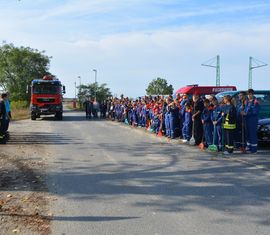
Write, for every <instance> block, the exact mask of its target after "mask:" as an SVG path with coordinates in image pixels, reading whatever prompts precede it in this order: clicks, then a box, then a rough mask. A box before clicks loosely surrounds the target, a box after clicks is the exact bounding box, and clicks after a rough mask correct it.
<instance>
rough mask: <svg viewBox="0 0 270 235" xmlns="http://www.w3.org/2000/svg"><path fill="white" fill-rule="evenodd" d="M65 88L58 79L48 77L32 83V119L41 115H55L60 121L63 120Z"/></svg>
mask: <svg viewBox="0 0 270 235" xmlns="http://www.w3.org/2000/svg"><path fill="white" fill-rule="evenodd" d="M64 93H65V86H62V84H61V82H60V81H59V80H58V79H55V78H54V77H53V76H49V75H46V76H44V77H43V79H35V80H33V81H32V83H31V106H30V107H31V119H32V120H36V118H39V117H40V116H41V115H51V114H54V115H55V117H56V118H57V119H58V120H62V119H63V104H62V99H63V94H64Z"/></svg>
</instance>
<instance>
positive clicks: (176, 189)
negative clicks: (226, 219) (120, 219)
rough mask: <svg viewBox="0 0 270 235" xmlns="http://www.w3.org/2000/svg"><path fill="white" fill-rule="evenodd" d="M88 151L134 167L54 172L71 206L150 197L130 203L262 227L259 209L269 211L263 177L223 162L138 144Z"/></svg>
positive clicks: (104, 145) (266, 179)
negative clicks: (246, 220) (197, 210)
mask: <svg viewBox="0 0 270 235" xmlns="http://www.w3.org/2000/svg"><path fill="white" fill-rule="evenodd" d="M157 145H159V143H157ZM89 148H90V149H91V148H96V150H97V149H100V151H102V150H105V151H106V152H114V153H117V154H123V155H127V156H130V157H134V158H135V159H136V160H138V161H136V160H134V159H132V158H131V160H130V162H128V161H124V162H119V163H117V166H115V165H114V167H116V168H115V171H113V172H112V170H108V171H106V169H110V167H111V165H110V164H109V165H108V163H105V164H104V165H99V166H96V165H95V166H91V164H87V166H88V167H87V166H86V165H84V167H83V168H82V169H78V168H76V169H74V168H68V169H65V171H62V172H55V175H52V176H51V177H53V178H57V179H59V180H60V181H63V182H66V185H65V187H63V188H61V190H60V192H59V195H60V196H64V197H67V198H69V197H71V198H73V199H77V200H90V199H99V200H101V199H104V200H111V199H112V200H113V199H114V198H116V199H117V198H119V196H121V195H146V196H149V195H152V196H156V197H155V199H153V200H151V199H149V200H147V201H141V200H138V201H136V200H134V202H133V206H134V207H151V208H154V210H155V211H165V212H183V211H186V212H188V211H193V210H194V206H199V207H205V208H208V209H212V210H217V211H222V212H224V211H228V213H231V214H235V215H238V214H245V216H249V217H252V220H253V221H254V223H258V224H260V225H265V226H267V225H268V218H266V217H265V215H264V214H265V213H264V212H262V210H263V209H264V207H265V206H266V210H267V209H269V207H268V208H267V206H269V203H270V188H269V177H267V176H266V175H263V174H260V171H259V170H258V169H254V168H251V167H250V166H248V165H245V164H239V163H235V162H231V161H228V160H226V159H218V158H215V159H213V157H211V156H209V155H208V156H207V155H206V154H202V155H201V156H198V155H196V154H195V155H194V156H193V157H190V155H189V156H188V157H187V156H185V155H186V153H187V152H186V151H188V150H186V149H180V148H181V147H179V146H178V147H177V148H176V147H174V146H172V145H170V144H168V145H165V146H164V145H163V146H162V147H160V146H159V147H157V146H155V145H152V143H151V144H149V143H145V142H143V141H142V142H138V143H137V144H136V145H135V146H125V145H122V143H114V144H112V143H102V144H98V145H92V146H91V145H90V146H89ZM146 156H147V157H146ZM160 156H166V157H167V161H166V162H164V161H163V162H161V161H160V160H161V158H160ZM139 158H141V159H140V160H139ZM147 158H150V159H151V160H147ZM155 159H156V160H155ZM182 159H185V160H187V162H185V161H182ZM211 159H212V160H211ZM133 160H134V161H133ZM191 161H192V163H191ZM138 162H139V163H140V164H138ZM194 162H196V163H195V164H194ZM188 163H190V164H188ZM182 164H184V165H182ZM79 170H80V171H79ZM74 182H77V183H76V184H74ZM78 182H81V183H78ZM82 185H83V186H82ZM252 207H257V208H258V207H259V208H260V209H261V211H258V210H254V211H252V212H250V211H249V210H250V208H252ZM247 208H249V209H247Z"/></svg>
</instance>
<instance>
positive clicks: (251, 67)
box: [248, 56, 267, 89]
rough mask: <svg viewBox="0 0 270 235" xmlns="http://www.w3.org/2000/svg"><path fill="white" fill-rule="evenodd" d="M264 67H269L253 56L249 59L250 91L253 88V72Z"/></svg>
mask: <svg viewBox="0 0 270 235" xmlns="http://www.w3.org/2000/svg"><path fill="white" fill-rule="evenodd" d="M253 64H254V65H253ZM263 66H267V64H266V63H264V62H262V61H259V60H257V59H255V58H253V57H251V56H250V57H249V69H248V88H249V89H251V88H252V70H253V69H256V68H260V67H263Z"/></svg>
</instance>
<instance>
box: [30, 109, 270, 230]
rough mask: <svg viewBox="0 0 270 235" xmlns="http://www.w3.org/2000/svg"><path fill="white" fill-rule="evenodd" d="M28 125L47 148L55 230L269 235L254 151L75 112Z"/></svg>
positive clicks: (269, 204) (263, 183)
mask: <svg viewBox="0 0 270 235" xmlns="http://www.w3.org/2000/svg"><path fill="white" fill-rule="evenodd" d="M25 123H28V128H30V127H29V126H31V128H30V129H28V130H27V131H29V133H30V132H31V141H32V142H33V143H35V144H42V146H45V147H46V148H47V151H48V179H47V180H48V185H49V189H50V191H51V193H52V194H53V195H54V196H55V197H56V199H57V200H54V201H52V202H51V205H50V207H51V211H52V213H53V215H54V216H53V221H52V234H55V235H59V234H62V235H63V234H65V235H85V234H97V235H103V234H108V235H114V234H115V235H129V234H130V235H133V234H138V235H144V234H145V235H151V234H153V235H161V234H162V235H174V234H177V235H178V234H185V235H186V234H207V235H208V234H209V235H210V234H213V235H218V234H230V235H232V234H243V235H248V234H260V235H262V234H265V235H269V234H270V187H269V182H270V172H269V171H268V170H267V169H259V168H258V167H256V164H254V165H253V164H246V161H248V158H253V156H247V157H245V158H242V159H241V156H240V155H237V154H236V155H235V156H234V157H233V158H232V159H227V158H222V157H220V156H215V155H212V154H209V153H207V152H202V151H200V150H198V149H197V148H195V147H190V146H185V145H180V144H177V143H175V142H168V141H167V140H166V139H165V138H157V137H155V136H153V135H151V134H149V133H145V131H143V130H140V129H135V128H131V127H128V126H125V125H124V124H119V123H116V122H110V121H101V120H85V118H84V114H83V113H80V112H71V111H69V112H65V113H64V119H63V121H54V119H53V118H50V117H47V118H43V119H38V120H36V121H30V120H29V121H26V122H25ZM29 123H31V125H29ZM31 141H29V140H28V142H29V143H30V142H31ZM267 155H268V153H262V154H261V155H259V154H258V155H257V156H256V157H266V156H267ZM254 158H255V156H254ZM238 160H240V161H238Z"/></svg>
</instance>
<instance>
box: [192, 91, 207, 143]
mask: <svg viewBox="0 0 270 235" xmlns="http://www.w3.org/2000/svg"><path fill="white" fill-rule="evenodd" d="M192 99H193V102H194V106H193V115H192V121H193V128H194V130H193V133H194V139H195V145H199V144H200V143H201V141H202V137H203V125H202V121H201V115H202V111H203V109H204V105H203V101H202V99H201V98H200V96H199V94H196V93H195V94H194V95H193V96H192Z"/></svg>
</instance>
